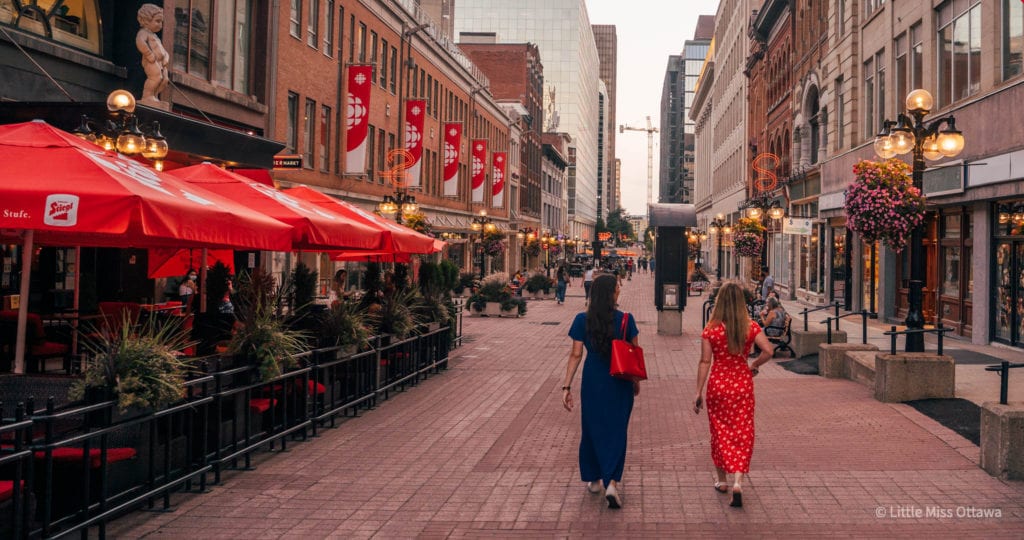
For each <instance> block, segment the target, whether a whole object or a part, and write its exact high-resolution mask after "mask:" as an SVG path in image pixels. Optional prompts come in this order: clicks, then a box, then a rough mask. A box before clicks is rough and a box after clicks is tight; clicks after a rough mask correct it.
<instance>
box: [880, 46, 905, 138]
mask: <svg viewBox="0 0 1024 540" xmlns="http://www.w3.org/2000/svg"><path fill="white" fill-rule="evenodd" d="M875 89H876V92H877V94H875V96H876V98H875V109H877V111H876V113H875V118H876V122H875V126H877V128H878V129H882V124H883V123H884V122H885V98H886V97H888V96H886V93H885V54H884V51H878V52H877V53H875ZM902 100H903V98H902V97H901V98H900V101H902Z"/></svg>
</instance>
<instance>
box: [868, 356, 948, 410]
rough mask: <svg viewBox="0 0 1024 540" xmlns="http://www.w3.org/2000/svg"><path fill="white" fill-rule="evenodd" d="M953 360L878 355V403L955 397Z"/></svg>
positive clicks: (876, 379)
mask: <svg viewBox="0 0 1024 540" xmlns="http://www.w3.org/2000/svg"><path fill="white" fill-rule="evenodd" d="M955 389H956V369H955V366H954V362H953V357H952V356H939V355H937V354H931V353H900V354H879V355H878V356H877V357H876V359H875V399H877V400H878V401H881V402H884V403H897V402H901V401H910V400H914V399H930V398H952V397H955V396H954V394H955Z"/></svg>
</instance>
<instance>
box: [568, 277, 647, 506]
mask: <svg viewBox="0 0 1024 540" xmlns="http://www.w3.org/2000/svg"><path fill="white" fill-rule="evenodd" d="M618 298H619V283H618V280H617V279H616V278H615V276H613V275H610V274H603V275H600V276H598V277H597V278H596V279H595V280H594V284H593V286H592V288H591V290H590V304H589V306H588V308H587V311H586V313H579V314H577V315H576V318H575V319H574V320H573V322H572V327H571V328H570V329H569V337H571V338H572V352H570V353H569V363H568V365H567V366H566V370H565V381H564V385H563V386H562V405H563V406H564V407H565V408H566V410H569V411H571V410H572V409H573V399H572V388H571V384H572V380H573V378H574V377H575V376H576V369H577V368H578V367H579V365H580V360H582V358H583V350H584V349H586V351H587V361H586V362H584V364H583V382H582V388H581V390H580V405H581V409H582V414H581V416H582V423H583V433H582V438H581V440H580V477H581V479H582V480H583V481H584V482H586V483H587V490H588V491H590V492H591V493H594V494H596V493H600V492H601V489H602V487H603V488H604V492H605V498H606V499H607V501H608V507H609V508H621V506H622V497H621V495H620V494H619V490H618V487H617V484H618V482H620V481H621V480H622V471H623V469H624V468H625V465H626V433H627V431H628V429H629V415H630V413H631V412H632V411H633V396H635V395H636V394H637V393H638V392H639V391H640V386H639V385H638V384H637V383H633V382H630V381H627V380H623V379H616V378H615V377H612V376H611V375H610V374H609V369H610V358H611V347H612V339H625V340H626V341H629V342H631V343H633V344H634V345H636V344H637V334H639V331H637V328H636V321H634V320H633V317H632V316H630V317H629V319H628V321H627V322H626V335H625V336H623V335H622V318H623V316H624V314H623V313H622V312H621V311H619V310H617V309H615V306H616V303H617V301H618Z"/></svg>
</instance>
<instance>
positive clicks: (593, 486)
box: [587, 481, 603, 494]
mask: <svg viewBox="0 0 1024 540" xmlns="http://www.w3.org/2000/svg"><path fill="white" fill-rule="evenodd" d="M601 489H603V488H602V487H601V482H600V481H597V482H587V491H588V492H590V493H594V494H598V493H601Z"/></svg>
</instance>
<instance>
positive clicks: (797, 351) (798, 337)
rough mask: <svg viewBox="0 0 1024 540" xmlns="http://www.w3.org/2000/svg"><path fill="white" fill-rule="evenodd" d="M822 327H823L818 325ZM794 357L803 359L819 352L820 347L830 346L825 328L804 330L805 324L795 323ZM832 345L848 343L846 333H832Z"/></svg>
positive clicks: (840, 331)
mask: <svg viewBox="0 0 1024 540" xmlns="http://www.w3.org/2000/svg"><path fill="white" fill-rule="evenodd" d="M818 326H822V325H820V324H819V325H818ZM792 332H793V357H794V358H803V357H804V356H809V355H812V354H814V353H816V352H818V347H819V346H820V345H827V344H828V333H827V332H826V331H825V330H824V329H823V328H811V329H810V330H806V331H805V330H804V327H803V322H800V323H799V324H798V323H797V321H793V330H792ZM832 343H846V332H844V331H842V330H839V331H835V330H833V331H832Z"/></svg>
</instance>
